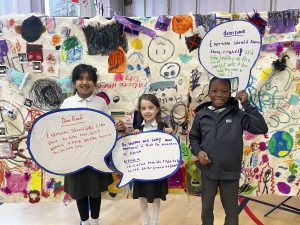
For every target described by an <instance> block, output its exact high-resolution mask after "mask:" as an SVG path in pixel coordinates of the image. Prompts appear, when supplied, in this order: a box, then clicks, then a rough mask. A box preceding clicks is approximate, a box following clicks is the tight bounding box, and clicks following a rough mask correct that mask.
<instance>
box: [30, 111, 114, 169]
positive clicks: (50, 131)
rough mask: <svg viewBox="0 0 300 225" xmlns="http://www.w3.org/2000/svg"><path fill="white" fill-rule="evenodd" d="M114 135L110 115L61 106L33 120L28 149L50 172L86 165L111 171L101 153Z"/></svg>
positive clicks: (105, 149)
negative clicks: (61, 107)
mask: <svg viewBox="0 0 300 225" xmlns="http://www.w3.org/2000/svg"><path fill="white" fill-rule="evenodd" d="M116 138H117V132H116V129H115V126H114V121H113V120H112V119H111V117H110V116H108V115H106V114H104V113H101V112H100V111H96V110H92V109H61V110H58V111H52V112H49V113H46V114H44V115H43V116H41V117H39V118H38V119H37V120H36V121H35V123H34V124H33V127H32V129H31V131H30V132H29V137H28V139H29V140H28V149H29V151H30V154H31V155H32V157H33V158H34V159H35V161H36V162H37V163H38V164H39V165H40V166H41V167H42V168H44V169H45V170H47V171H48V172H50V173H54V174H67V173H71V172H74V171H77V170H79V169H81V168H84V167H86V166H91V167H93V168H95V169H97V170H100V171H103V172H112V171H111V170H110V169H109V168H108V167H107V165H106V163H105V161H104V157H105V156H106V155H107V154H108V153H109V152H110V151H111V149H112V148H113V146H114V145H115V142H116Z"/></svg>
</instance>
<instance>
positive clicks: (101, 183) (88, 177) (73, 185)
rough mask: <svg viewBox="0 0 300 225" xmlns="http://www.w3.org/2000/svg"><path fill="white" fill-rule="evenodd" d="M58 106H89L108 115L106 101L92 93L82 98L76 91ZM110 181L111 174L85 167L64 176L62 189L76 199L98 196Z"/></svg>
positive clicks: (105, 189) (62, 107) (111, 180)
mask: <svg viewBox="0 0 300 225" xmlns="http://www.w3.org/2000/svg"><path fill="white" fill-rule="evenodd" d="M60 108H61V109H64V108H90V109H96V110H99V111H101V112H104V113H106V114H108V115H110V111H109V109H108V107H107V104H106V102H105V101H104V100H103V99H102V98H101V97H98V96H96V95H94V94H92V95H91V96H90V97H88V98H85V99H83V98H81V97H80V96H79V95H78V94H77V93H76V94H75V95H74V96H71V97H69V98H67V99H65V100H64V102H63V103H62V105H61V107H60ZM99 148H101V146H99ZM99 150H100V149H99ZM111 183H113V178H112V175H111V174H108V173H103V172H98V171H95V170H93V169H91V168H86V169H83V170H81V171H79V172H76V173H73V174H70V175H66V176H65V180H64V191H65V192H67V193H68V194H70V195H71V197H72V198H73V199H76V200H78V199H82V198H84V197H86V196H91V197H92V198H99V197H100V196H101V192H104V191H107V187H108V185H110V184H111Z"/></svg>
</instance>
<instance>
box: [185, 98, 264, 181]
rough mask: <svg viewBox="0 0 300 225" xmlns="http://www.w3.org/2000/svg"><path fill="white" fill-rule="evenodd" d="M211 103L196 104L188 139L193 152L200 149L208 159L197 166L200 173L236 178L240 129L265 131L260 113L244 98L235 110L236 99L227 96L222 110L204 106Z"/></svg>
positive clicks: (237, 176)
mask: <svg viewBox="0 0 300 225" xmlns="http://www.w3.org/2000/svg"><path fill="white" fill-rule="evenodd" d="M210 105H211V102H207V103H204V104H202V105H200V106H199V107H198V108H197V109H196V111H197V114H196V117H195V119H194V122H193V126H192V128H191V131H190V134H189V138H190V144H191V148H192V152H193V154H194V155H196V156H197V155H198V152H199V151H200V150H203V151H205V152H206V153H207V155H208V157H209V159H210V160H211V161H212V162H211V163H210V164H208V165H206V166H201V171H202V173H203V175H205V176H207V177H209V178H211V179H218V180H235V179H239V178H240V172H241V162H242V156H243V130H246V131H248V132H250V133H252V134H265V133H267V132H268V127H267V124H266V122H265V120H264V118H263V116H262V115H261V114H260V113H259V112H258V110H257V109H256V108H255V107H253V106H252V105H251V104H250V103H249V102H248V101H245V102H243V103H242V106H243V108H244V110H245V111H242V110H240V109H239V106H238V101H237V100H236V99H235V98H232V97H231V98H230V99H229V100H228V102H227V105H226V109H225V110H224V111H223V112H220V114H219V115H216V114H217V113H216V112H214V111H212V110H210V109H208V106H210Z"/></svg>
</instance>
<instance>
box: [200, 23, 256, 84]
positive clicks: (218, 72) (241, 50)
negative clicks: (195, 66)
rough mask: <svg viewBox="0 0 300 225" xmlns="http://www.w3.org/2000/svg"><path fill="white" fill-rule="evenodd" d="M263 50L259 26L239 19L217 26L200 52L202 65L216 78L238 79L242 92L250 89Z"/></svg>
mask: <svg viewBox="0 0 300 225" xmlns="http://www.w3.org/2000/svg"><path fill="white" fill-rule="evenodd" d="M260 48H261V35H260V33H259V30H258V29H257V27H256V26H255V25H253V24H252V23H250V22H248V21H244V20H236V21H230V22H226V23H222V24H220V25H217V26H216V27H214V28H213V29H212V30H210V31H209V32H208V33H207V34H206V35H205V36H204V38H203V40H202V42H201V46H200V48H199V51H198V57H199V61H200V63H201V65H202V66H203V67H204V68H205V69H206V70H207V71H208V72H209V73H210V74H212V75H213V76H216V77H219V78H228V79H231V78H238V90H244V89H245V88H246V87H247V84H248V81H249V77H250V73H251V69H252V67H253V66H254V64H255V62H256V60H257V58H258V56H259V52H260Z"/></svg>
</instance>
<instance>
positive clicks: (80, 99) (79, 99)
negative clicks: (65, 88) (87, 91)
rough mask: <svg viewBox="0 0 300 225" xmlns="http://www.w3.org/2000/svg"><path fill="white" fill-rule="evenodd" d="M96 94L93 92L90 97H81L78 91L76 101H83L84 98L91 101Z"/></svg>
mask: <svg viewBox="0 0 300 225" xmlns="http://www.w3.org/2000/svg"><path fill="white" fill-rule="evenodd" d="M94 97H95V96H94V95H93V94H91V95H90V96H89V97H87V98H81V97H80V96H79V95H78V93H77V92H76V94H75V99H76V101H78V102H81V101H83V100H86V101H88V102H91V101H92V100H93V98H94Z"/></svg>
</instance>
